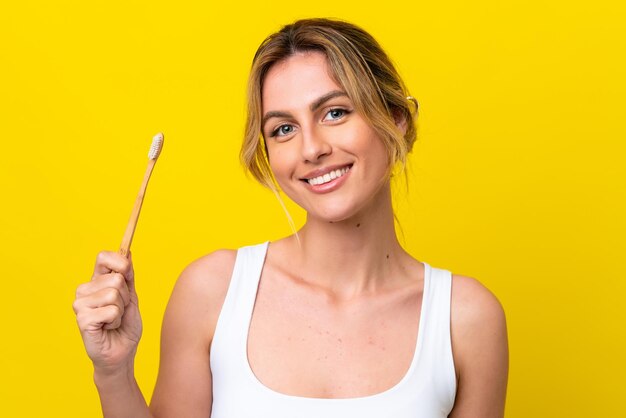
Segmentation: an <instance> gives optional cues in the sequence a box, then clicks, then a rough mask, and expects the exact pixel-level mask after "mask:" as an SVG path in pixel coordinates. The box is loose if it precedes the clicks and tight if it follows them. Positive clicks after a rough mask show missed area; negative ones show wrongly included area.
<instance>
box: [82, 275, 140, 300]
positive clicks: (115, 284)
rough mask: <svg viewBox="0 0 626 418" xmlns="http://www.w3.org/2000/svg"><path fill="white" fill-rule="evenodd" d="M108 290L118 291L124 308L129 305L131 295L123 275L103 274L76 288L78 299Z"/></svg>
mask: <svg viewBox="0 0 626 418" xmlns="http://www.w3.org/2000/svg"><path fill="white" fill-rule="evenodd" d="M106 288H113V289H117V291H118V292H119V293H120V296H121V297H122V300H123V301H124V306H126V305H128V303H129V302H130V294H129V290H128V285H127V283H126V279H125V278H124V276H122V274H121V273H108V274H103V275H101V276H99V277H96V278H95V279H93V280H92V281H90V282H87V283H83V284H81V285H80V286H78V288H76V298H77V299H80V298H83V297H85V296H88V295H91V294H93V293H96V292H98V291H100V290H102V289H106Z"/></svg>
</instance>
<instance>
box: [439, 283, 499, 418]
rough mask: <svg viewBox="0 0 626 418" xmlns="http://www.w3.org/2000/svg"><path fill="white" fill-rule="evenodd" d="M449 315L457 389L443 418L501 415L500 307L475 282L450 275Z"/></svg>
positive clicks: (491, 295)
mask: <svg viewBox="0 0 626 418" xmlns="http://www.w3.org/2000/svg"><path fill="white" fill-rule="evenodd" d="M450 314H451V318H450V323H451V334H452V348H453V355H454V363H455V368H456V372H457V382H458V385H457V394H456V400H455V403H454V408H453V409H452V412H451V413H450V415H449V417H450V418H502V417H504V404H505V398H506V387H507V379H508V366H509V352H508V342H507V330H506V319H505V315H504V310H503V309H502V305H500V302H499V301H498V299H496V297H495V296H494V295H493V294H492V293H491V292H490V291H489V290H488V289H487V288H485V287H484V286H483V285H482V284H480V283H479V282H478V281H477V280H475V279H472V278H470V277H464V276H457V275H455V276H454V279H453V284H452V307H451V313H450Z"/></svg>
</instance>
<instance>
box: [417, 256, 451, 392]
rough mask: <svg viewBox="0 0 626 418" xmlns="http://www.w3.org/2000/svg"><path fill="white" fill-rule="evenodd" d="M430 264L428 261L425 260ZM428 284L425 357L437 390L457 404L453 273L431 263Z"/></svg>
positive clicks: (423, 365) (426, 294)
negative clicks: (451, 311)
mask: <svg viewBox="0 0 626 418" xmlns="http://www.w3.org/2000/svg"><path fill="white" fill-rule="evenodd" d="M425 264H426V263H425ZM428 270H429V277H428V284H427V286H425V291H424V301H423V303H426V307H427V312H425V314H424V318H423V319H424V320H425V322H424V327H423V329H422V331H423V332H424V335H423V336H422V340H423V346H422V347H421V350H422V353H421V359H423V360H426V359H427V362H428V363H429V364H428V365H426V364H422V365H420V367H421V368H422V369H423V368H431V369H432V375H433V376H435V377H436V378H435V379H434V380H435V381H434V382H433V383H434V384H435V385H436V386H437V393H439V394H440V396H441V397H442V399H441V401H442V402H445V403H450V404H453V403H454V398H455V394H456V373H455V369H454V357H453V355H452V337H451V334H450V308H451V296H452V273H451V272H450V271H448V270H443V269H439V268H436V267H431V266H428Z"/></svg>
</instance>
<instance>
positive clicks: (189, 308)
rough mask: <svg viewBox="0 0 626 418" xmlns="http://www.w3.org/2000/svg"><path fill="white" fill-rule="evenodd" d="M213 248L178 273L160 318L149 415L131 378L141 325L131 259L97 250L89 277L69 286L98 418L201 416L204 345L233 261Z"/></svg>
mask: <svg viewBox="0 0 626 418" xmlns="http://www.w3.org/2000/svg"><path fill="white" fill-rule="evenodd" d="M235 254H236V253H235V252H234V251H218V252H215V253H213V254H210V255H208V256H206V257H203V258H201V259H199V260H197V261H195V262H193V263H191V264H190V265H189V266H188V267H187V268H186V269H185V270H184V271H183V273H182V274H181V276H180V278H179V279H178V282H177V284H176V286H175V289H174V291H173V293H172V296H171V299H170V302H169V304H168V308H167V311H166V314H165V318H164V322H163V332H162V347H161V348H162V350H161V351H162V354H161V368H160V370H159V378H158V381H157V386H156V388H155V391H154V395H153V401H152V406H151V409H152V412H151V411H150V409H149V408H148V406H147V404H146V402H145V400H144V397H143V395H142V393H141V390H140V389H139V387H138V385H137V382H136V381H135V376H134V357H135V353H136V350H137V344H138V343H139V339H140V337H141V331H142V324H141V318H140V315H139V309H138V303H137V294H136V293H135V285H134V273H133V267H132V261H131V260H130V259H128V260H127V259H126V258H124V257H122V256H121V255H119V254H117V253H115V252H106V251H103V252H101V253H100V254H98V259H97V261H96V267H95V269H94V275H93V277H92V280H91V281H90V282H88V283H85V284H82V285H80V286H79V287H78V289H77V291H76V300H75V301H74V311H75V312H76V319H77V322H78V326H79V329H80V331H81V334H82V337H83V342H84V344H85V348H86V350H87V354H88V355H89V357H90V358H91V360H92V362H93V364H94V381H95V383H96V387H97V389H98V394H99V395H100V402H101V404H102V412H103V416H104V417H106V418H157V417H158V418H169V417H190V418H193V417H196V416H198V417H199V416H202V417H204V418H206V417H208V416H210V413H211V402H212V399H211V398H212V394H211V371H210V368H209V347H210V343H211V340H212V337H213V332H214V330H215V325H216V323H217V317H218V316H219V312H220V310H221V307H222V304H223V301H224V298H225V296H226V291H227V289H228V284H229V282H230V275H231V273H232V268H233V265H234V260H235Z"/></svg>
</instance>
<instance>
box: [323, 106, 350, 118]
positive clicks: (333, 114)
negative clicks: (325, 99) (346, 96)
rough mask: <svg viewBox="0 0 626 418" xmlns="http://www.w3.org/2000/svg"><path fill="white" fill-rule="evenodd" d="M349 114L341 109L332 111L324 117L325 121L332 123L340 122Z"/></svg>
mask: <svg viewBox="0 0 626 418" xmlns="http://www.w3.org/2000/svg"><path fill="white" fill-rule="evenodd" d="M347 113H349V112H348V111H347V110H345V109H340V108H335V109H330V110H329V111H328V113H326V116H324V120H330V121H333V120H339V119H341V118H342V117H344V116H345V115H346V114H347Z"/></svg>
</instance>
